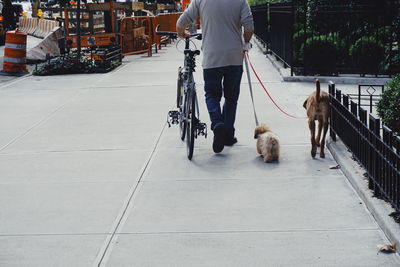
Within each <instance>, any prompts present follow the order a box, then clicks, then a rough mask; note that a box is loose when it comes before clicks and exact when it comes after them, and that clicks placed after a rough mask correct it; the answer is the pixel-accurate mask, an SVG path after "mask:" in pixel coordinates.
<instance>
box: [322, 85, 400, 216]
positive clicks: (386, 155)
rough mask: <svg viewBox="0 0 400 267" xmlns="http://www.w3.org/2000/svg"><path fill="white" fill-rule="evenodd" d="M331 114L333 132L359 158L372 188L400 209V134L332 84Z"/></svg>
mask: <svg viewBox="0 0 400 267" xmlns="http://www.w3.org/2000/svg"><path fill="white" fill-rule="evenodd" d="M329 95H330V105H331V115H330V116H331V117H330V135H331V138H332V139H333V140H336V135H338V136H339V137H340V139H341V140H342V141H343V143H344V144H345V145H346V146H347V147H348V148H349V149H350V150H351V152H352V153H353V155H354V157H355V158H356V159H357V161H358V162H359V163H360V164H361V165H362V166H363V167H364V168H365V170H366V175H367V177H368V181H369V188H370V189H371V190H373V191H374V194H375V196H377V197H381V198H383V199H385V200H387V201H388V202H390V203H391V204H392V206H393V207H394V208H395V209H396V211H400V136H395V135H394V133H393V132H392V130H390V129H389V128H388V127H386V126H385V125H383V126H382V129H381V123H380V120H379V119H377V118H375V117H374V116H372V115H371V114H369V115H368V114H367V111H366V110H364V109H363V108H362V107H359V106H358V104H357V103H356V102H354V101H352V100H351V99H350V97H349V96H348V95H342V93H341V91H340V90H338V89H336V88H335V84H333V83H331V84H330V85H329Z"/></svg>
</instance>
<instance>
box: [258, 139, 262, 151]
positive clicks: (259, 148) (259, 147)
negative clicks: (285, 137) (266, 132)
mask: <svg viewBox="0 0 400 267" xmlns="http://www.w3.org/2000/svg"><path fill="white" fill-rule="evenodd" d="M261 145H262V142H261V140H260V139H259V138H258V139H257V153H258V154H262V152H261Z"/></svg>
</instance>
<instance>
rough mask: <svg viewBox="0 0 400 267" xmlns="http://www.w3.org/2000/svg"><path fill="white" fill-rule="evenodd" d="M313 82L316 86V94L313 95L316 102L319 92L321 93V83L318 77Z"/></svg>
mask: <svg viewBox="0 0 400 267" xmlns="http://www.w3.org/2000/svg"><path fill="white" fill-rule="evenodd" d="M315 84H316V86H317V92H316V95H315V100H316V101H317V103H319V99H320V94H321V85H320V84H319V80H318V79H317V80H316V81H315Z"/></svg>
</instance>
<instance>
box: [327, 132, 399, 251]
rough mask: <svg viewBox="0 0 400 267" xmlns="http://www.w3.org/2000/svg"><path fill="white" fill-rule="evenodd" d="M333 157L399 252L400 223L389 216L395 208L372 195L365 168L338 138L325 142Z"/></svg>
mask: <svg viewBox="0 0 400 267" xmlns="http://www.w3.org/2000/svg"><path fill="white" fill-rule="evenodd" d="M327 147H328V149H329V150H330V152H331V154H332V156H333V158H334V159H335V160H336V162H337V163H338V164H339V165H340V168H341V170H342V172H343V174H344V175H345V176H346V178H347V180H348V181H349V182H350V184H351V185H352V187H353V188H354V190H355V191H356V192H357V194H358V196H359V197H360V198H361V200H362V201H363V202H364V203H365V206H366V208H367V209H368V210H369V212H370V213H371V214H372V216H373V217H374V219H375V220H376V222H377V223H378V225H379V227H380V228H381V229H382V230H383V232H384V233H385V235H386V237H387V238H388V239H389V241H390V242H391V243H392V244H393V243H396V244H397V245H398V246H397V249H396V251H397V252H398V253H399V252H400V248H399V245H400V225H399V224H398V223H396V222H395V221H394V220H393V218H391V217H390V216H389V214H390V213H392V212H394V211H395V210H394V209H393V208H392V207H391V205H390V204H389V203H387V202H385V201H384V200H380V199H377V198H375V197H373V194H372V191H371V190H370V189H369V188H368V182H367V180H366V179H365V177H364V176H363V174H364V172H365V170H364V168H362V167H361V166H360V165H359V164H358V162H357V161H355V160H353V159H352V154H351V153H350V152H349V151H348V149H347V147H346V146H345V145H344V144H343V142H342V141H340V139H338V140H337V141H336V142H334V141H332V140H331V139H330V140H329V141H328V142H327Z"/></svg>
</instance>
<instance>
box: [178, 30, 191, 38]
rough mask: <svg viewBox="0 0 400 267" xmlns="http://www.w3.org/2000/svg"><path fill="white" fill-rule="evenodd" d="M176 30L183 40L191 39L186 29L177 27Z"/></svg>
mask: <svg viewBox="0 0 400 267" xmlns="http://www.w3.org/2000/svg"><path fill="white" fill-rule="evenodd" d="M176 30H177V32H178V36H179V37H181V38H187V37H190V35H189V34H188V33H187V32H186V29H185V28H181V27H176Z"/></svg>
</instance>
